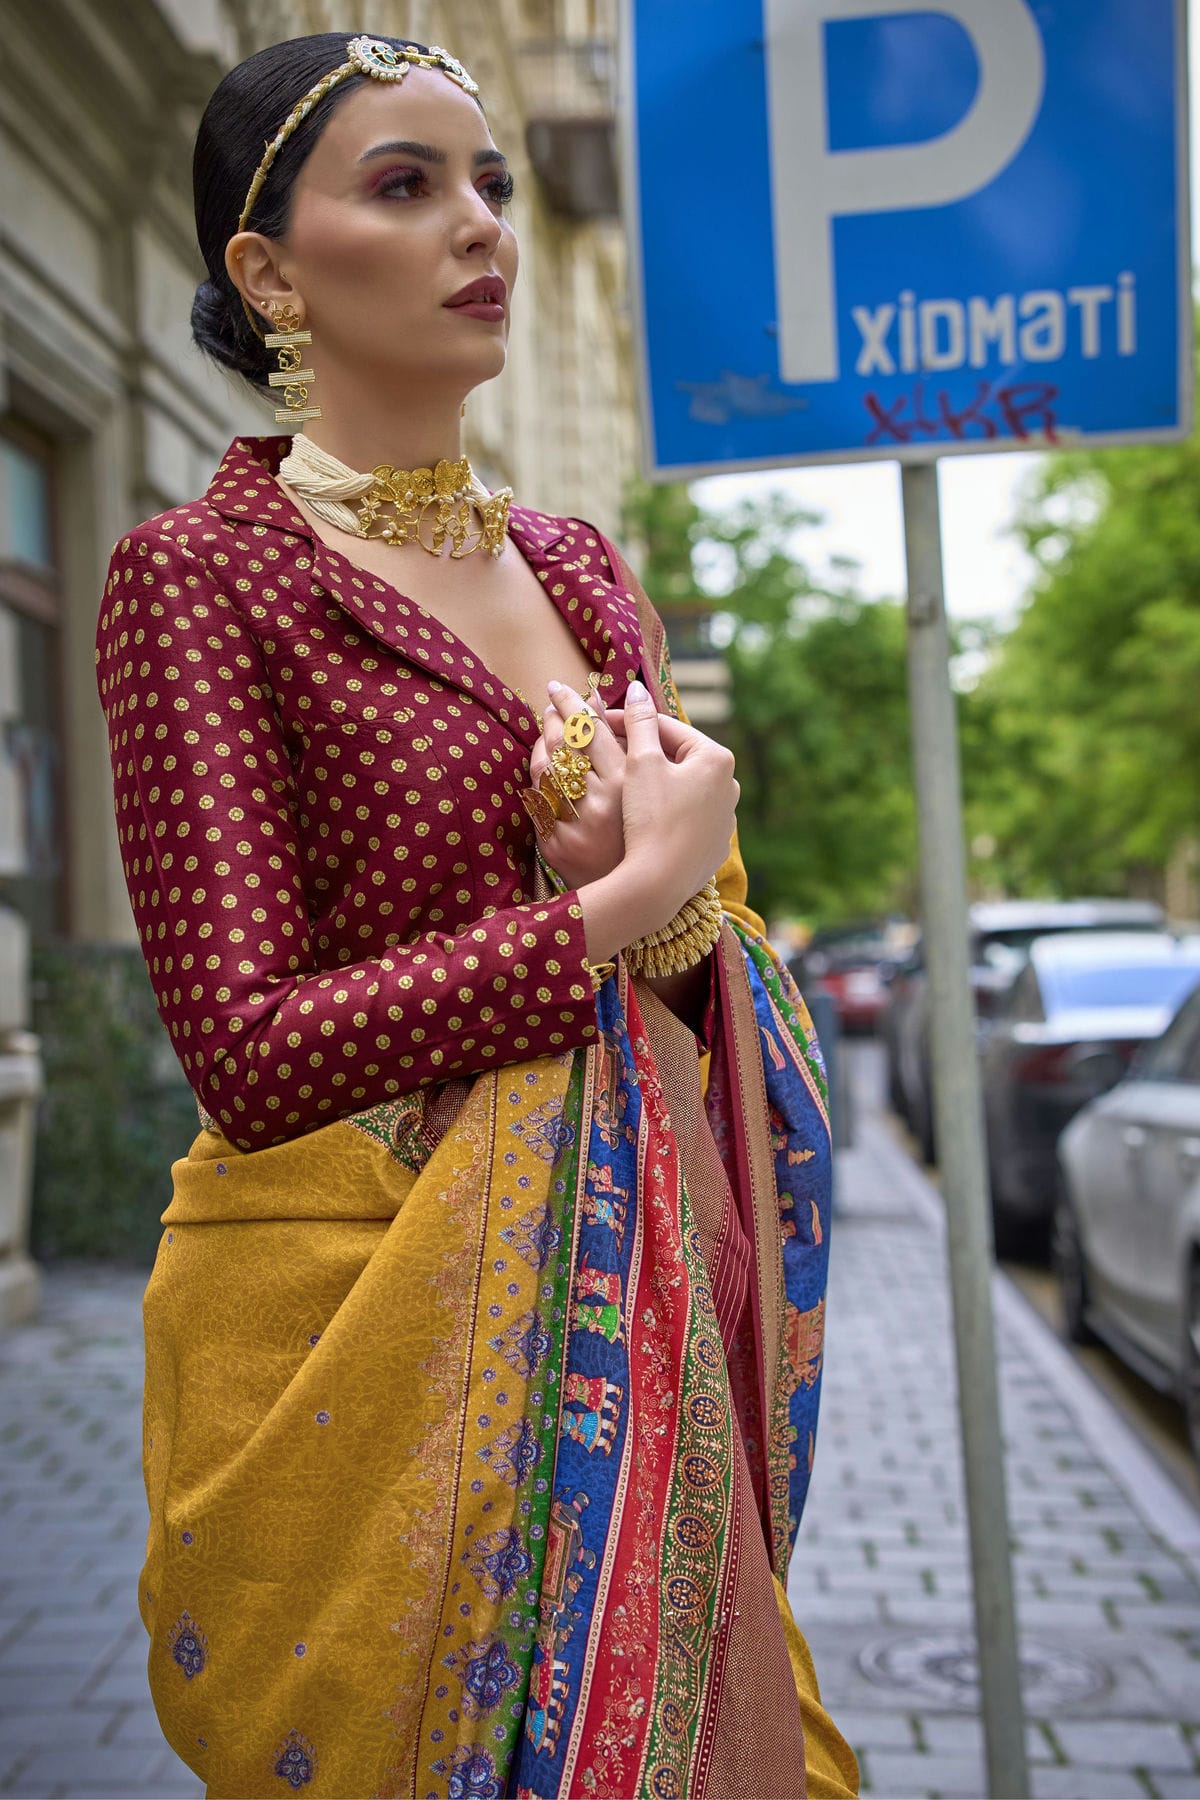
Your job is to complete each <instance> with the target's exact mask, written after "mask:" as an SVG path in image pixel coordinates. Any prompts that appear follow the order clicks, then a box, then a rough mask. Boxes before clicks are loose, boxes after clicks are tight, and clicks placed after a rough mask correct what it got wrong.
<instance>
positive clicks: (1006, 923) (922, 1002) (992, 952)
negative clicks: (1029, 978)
mask: <svg viewBox="0 0 1200 1800" xmlns="http://www.w3.org/2000/svg"><path fill="white" fill-rule="evenodd" d="M968 917H969V925H970V946H969V956H970V971H971V988H972V991H973V993H974V996H975V1011H976V1014H977V1016H978V1017H979V1018H980V1019H988V1018H991V1017H992V1016H993V1015H994V1014H995V1013H996V1011H997V1010H998V1009H999V1008H1000V1007H1001V1006H1002V1004H1003V1001H1004V997H1005V995H1006V994H1007V992H1008V990H1009V988H1010V987H1011V985H1012V983H1013V981H1014V979H1015V978H1016V976H1017V974H1018V973H1019V971H1020V969H1021V966H1022V964H1023V963H1024V961H1025V957H1026V955H1027V953H1028V950H1029V946H1030V944H1031V943H1032V942H1033V940H1034V939H1035V938H1038V937H1045V936H1048V935H1049V934H1051V933H1053V932H1060V931H1072V932H1074V931H1113V930H1121V931H1161V930H1162V928H1163V925H1164V924H1165V922H1166V921H1165V915H1164V913H1163V909H1162V907H1161V906H1158V905H1156V904H1155V902H1154V901H1151V900H996V901H980V902H977V903H976V904H975V905H974V906H972V907H971V909H970V913H969V915H968ZM879 1035H880V1038H881V1040H882V1042H883V1046H884V1052H885V1057H886V1063H887V1086H888V1097H889V1100H890V1103H891V1105H892V1107H893V1109H894V1110H895V1111H896V1112H898V1113H899V1114H900V1117H901V1118H902V1119H903V1120H904V1122H905V1123H906V1124H907V1125H908V1126H909V1127H910V1129H911V1130H912V1132H913V1134H914V1136H915V1137H916V1138H917V1140H918V1142H919V1143H920V1146H921V1151H922V1154H923V1156H924V1157H925V1160H926V1162H933V1161H934V1159H935V1155H936V1149H937V1147H936V1145H935V1143H934V1131H933V1080H932V1076H931V1073H930V1068H931V1057H930V1048H929V1046H930V1035H929V980H928V975H927V972H926V969H925V960H924V953H923V950H922V947H921V945H920V944H919V943H918V944H916V945H915V946H914V947H913V950H912V952H911V954H910V955H909V956H908V957H907V958H905V959H904V960H903V961H901V962H899V963H898V964H897V966H896V968H895V970H894V971H893V973H892V975H891V978H890V980H889V981H888V999H887V1005H886V1008H885V1009H884V1012H883V1016H882V1017H881V1019H880V1021H879Z"/></svg>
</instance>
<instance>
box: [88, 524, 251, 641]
mask: <svg viewBox="0 0 1200 1800" xmlns="http://www.w3.org/2000/svg"><path fill="white" fill-rule="evenodd" d="M214 523H219V521H217V520H216V519H215V515H214V514H213V513H212V509H211V508H210V507H209V506H208V504H207V502H206V501H204V500H203V499H201V500H194V501H189V502H187V503H185V504H184V505H182V506H174V507H172V508H171V509H170V510H169V511H167V512H161V513H156V514H155V515H154V517H153V518H150V519H143V520H142V522H141V523H140V524H139V525H135V526H134V527H133V529H132V530H131V531H128V532H126V534H125V535H124V536H123V537H120V538H118V539H117V541H116V543H115V544H114V545H113V547H112V551H111V554H110V556H109V563H108V573H107V575H106V577H105V582H104V591H103V594H102V596H101V601H100V609H99V616H98V618H97V623H96V649H97V655H98V657H103V656H110V655H112V654H113V653H114V652H117V651H120V650H121V649H123V648H124V647H126V646H127V644H128V642H129V641H130V634H131V633H132V634H133V640H132V641H134V642H145V643H147V644H148V645H151V646H153V645H154V644H155V643H156V642H157V641H158V638H159V637H160V636H161V632H160V631H155V632H152V633H149V635H144V634H146V633H147V628H148V627H149V626H150V625H151V623H152V622H153V621H155V620H161V619H162V618H164V617H165V616H167V615H170V616H171V617H172V618H175V617H178V616H180V615H183V614H187V615H188V616H189V617H191V618H193V619H199V618H201V617H204V616H207V614H208V613H209V611H210V610H211V608H212V607H213V606H214V605H215V606H218V607H221V608H222V610H223V609H224V607H225V604H226V602H225V597H224V595H222V594H221V592H220V591H219V587H218V583H217V582H216V581H215V580H214V578H213V574H212V571H211V569H210V566H209V560H208V558H206V556H205V554H204V552H205V549H206V548H207V545H206V542H205V540H206V539H211V538H212V537H213V536H214V533H213V525H214Z"/></svg>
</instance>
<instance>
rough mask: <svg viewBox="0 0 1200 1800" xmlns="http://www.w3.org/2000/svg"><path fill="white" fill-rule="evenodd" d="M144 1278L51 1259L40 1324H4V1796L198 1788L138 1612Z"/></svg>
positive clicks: (156, 1798)
mask: <svg viewBox="0 0 1200 1800" xmlns="http://www.w3.org/2000/svg"><path fill="white" fill-rule="evenodd" d="M145 1285H146V1277H145V1275H143V1274H140V1273H128V1272H124V1271H115V1270H106V1269H103V1268H101V1267H88V1266H83V1267H80V1268H78V1269H59V1270H55V1271H52V1272H51V1273H50V1274H49V1275H48V1276H47V1278H46V1281H45V1284H44V1294H45V1301H44V1304H43V1307H42V1312H41V1317H40V1318H39V1319H38V1320H37V1322H36V1323H34V1324H31V1325H26V1326H22V1327H20V1328H19V1329H18V1330H16V1331H11V1332H8V1333H7V1334H5V1335H0V1794H4V1795H27V1796H30V1800H52V1797H57V1796H60V1795H71V1796H80V1797H81V1800H82V1796H85V1795H94V1796H97V1797H98V1800H99V1797H100V1796H112V1797H113V1800H118V1797H119V1800H176V1797H177V1796H178V1797H179V1800H182V1797H183V1796H191V1795H203V1793H204V1784H203V1782H202V1781H200V1780H199V1779H198V1778H197V1777H196V1776H195V1775H193V1774H192V1772H191V1770H190V1769H187V1768H185V1767H184V1765H183V1764H182V1763H181V1762H180V1761H179V1759H178V1758H177V1757H176V1755H175V1753H174V1752H173V1751H172V1750H171V1749H170V1747H169V1746H168V1745H167V1743H166V1742H165V1740H164V1738H163V1735H162V1732H161V1731H160V1730H159V1727H158V1721H157V1719H156V1718H155V1716H154V1710H153V1708H152V1706H151V1704H150V1693H149V1689H148V1687H147V1685H146V1643H147V1640H146V1633H145V1630H144V1628H143V1626H142V1622H141V1620H140V1619H139V1617H138V1615H137V1581H138V1573H139V1570H140V1569H141V1566H142V1557H143V1554H144V1551H145V1545H146V1495H145V1490H144V1488H143V1486H142V1469H141V1451H142V1419H141V1388H142V1332H141V1326H142V1317H141V1300H142V1291H143V1289H144V1288H145Z"/></svg>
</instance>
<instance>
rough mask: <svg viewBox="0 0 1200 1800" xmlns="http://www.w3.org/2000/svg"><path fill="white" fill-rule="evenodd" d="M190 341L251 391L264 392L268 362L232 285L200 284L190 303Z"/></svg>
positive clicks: (208, 281)
mask: <svg viewBox="0 0 1200 1800" xmlns="http://www.w3.org/2000/svg"><path fill="white" fill-rule="evenodd" d="M192 337H193V339H194V340H195V342H196V345H197V348H198V349H200V350H203V351H204V353H205V354H206V355H207V356H211V357H212V358H213V359H214V360H215V361H216V362H219V363H222V364H223V365H224V366H225V368H227V369H232V370H233V372H234V373H235V374H236V375H244V376H245V377H246V379H247V380H248V381H250V382H252V383H253V384H254V386H255V387H262V388H266V387H267V386H268V383H267V374H268V372H269V370H270V367H271V363H270V358H269V356H268V355H267V352H266V348H265V346H264V344H263V341H262V338H261V337H260V336H259V334H258V332H257V331H255V329H254V327H253V326H252V325H251V323H250V321H249V319H248V318H247V317H246V309H245V307H244V306H243V305H242V297H241V295H240V294H239V293H238V290H237V289H236V288H235V287H234V285H233V283H232V282H231V281H229V280H228V279H226V280H225V281H224V282H223V283H220V282H216V281H213V280H211V279H209V280H207V281H202V282H201V283H200V286H199V287H198V288H197V289H196V296H195V299H194V300H193V301H192Z"/></svg>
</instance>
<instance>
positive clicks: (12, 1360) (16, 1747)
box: [0, 1106, 1200, 1800]
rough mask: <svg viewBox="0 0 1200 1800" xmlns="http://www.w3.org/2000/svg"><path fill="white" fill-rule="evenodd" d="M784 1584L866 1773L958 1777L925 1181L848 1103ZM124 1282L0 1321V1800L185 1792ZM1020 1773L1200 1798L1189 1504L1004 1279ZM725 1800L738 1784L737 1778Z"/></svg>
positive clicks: (959, 1588) (1103, 1793) (948, 1477)
mask: <svg viewBox="0 0 1200 1800" xmlns="http://www.w3.org/2000/svg"><path fill="white" fill-rule="evenodd" d="M858 1131H859V1145H858V1147H857V1148H856V1149H855V1150H853V1151H850V1152H846V1153H844V1154H843V1156H842V1159H841V1193H840V1201H839V1204H840V1213H839V1217H838V1220H837V1223H836V1226H835V1237H834V1253H833V1275H832V1288H831V1297H830V1321H829V1339H828V1355H829V1360H828V1365H827V1370H826V1375H825V1393H824V1399H823V1402H822V1419H821V1428H820V1434H819V1446H818V1455H817V1459H816V1469H815V1473H814V1481H813V1491H812V1494H811V1496H810V1499H809V1504H808V1510H807V1513H806V1516H805V1521H804V1526H803V1529H802V1531H801V1537H800V1544H799V1547H798V1550H797V1554H796V1558H795V1561H794V1564H793V1574H792V1589H791V1591H792V1600H793V1604H794V1605H795V1608H796V1613H797V1617H798V1618H799V1619H800V1621H801V1623H802V1625H803V1626H804V1629H805V1631H806V1632H807V1634H808V1637H809V1640H810V1642H811V1644H812V1646H813V1651H814V1655H815V1657H816V1661H817V1667H818V1671H819V1673H820V1676H821V1680H822V1685H823V1689H824V1694H825V1698H826V1700H827V1702H828V1704H829V1706H830V1708H831V1710H832V1711H833V1713H834V1715H835V1717H837V1719H838V1720H839V1723H840V1724H841V1725H842V1727H843V1729H844V1730H845V1731H846V1733H847V1735H848V1737H849V1738H850V1739H851V1741H852V1743H853V1744H854V1746H855V1748H856V1750H857V1751H858V1753H859V1756H860V1758H861V1762H862V1769H863V1776H864V1792H865V1793H869V1794H870V1795H872V1796H886V1797H888V1800H916V1797H917V1796H924V1795H931V1796H932V1795H941V1796H944V1797H946V1800H951V1797H957V1796H961V1797H963V1800H966V1797H967V1796H975V1795H981V1794H982V1793H983V1791H984V1785H983V1774H982V1748H981V1741H980V1733H979V1727H978V1724H977V1720H976V1718H975V1715H974V1703H975V1691H974V1682H973V1675H974V1670H973V1660H972V1640H971V1631H970V1620H971V1614H970V1600H969V1585H968V1564H967V1552H966V1541H965V1531H964V1525H963V1512H962V1500H961V1494H960V1486H959V1472H958V1435H957V1432H958V1427H957V1414H956V1410H955V1405H954V1374H953V1358H952V1352H951V1340H950V1331H949V1320H948V1305H947V1296H946V1287H945V1276H944V1263H943V1252H942V1246H941V1242H940V1239H939V1235H938V1224H937V1221H938V1203H937V1200H936V1196H935V1195H934V1194H933V1191H932V1189H930V1187H929V1185H928V1183H927V1182H925V1180H924V1178H923V1177H922V1176H921V1175H920V1174H919V1173H918V1171H917V1170H916V1169H915V1168H914V1166H913V1164H912V1163H911V1161H909V1159H908V1158H907V1157H906V1156H905V1155H904V1154H903V1152H902V1151H901V1150H900V1148H899V1147H898V1146H897V1144H896V1143H895V1141H894V1140H893V1139H892V1137H891V1136H890V1134H889V1132H888V1130H887V1127H886V1125H885V1124H884V1122H883V1121H882V1120H881V1118H880V1117H879V1116H878V1115H876V1114H873V1113H872V1112H871V1110H870V1108H869V1107H867V1108H865V1109H864V1108H862V1107H861V1106H860V1112H859V1121H858ZM143 1286H144V1277H142V1276H141V1275H140V1274H127V1273H120V1272H113V1271H102V1270H96V1269H89V1268H78V1269H73V1270H58V1271H55V1272H54V1273H52V1274H51V1275H50V1277H49V1278H48V1279H47V1281H46V1289H45V1291H46V1300H45V1306H44V1308H43V1312H42V1316H41V1319H40V1320H39V1321H38V1322H37V1323H36V1324H34V1325H31V1326H27V1327H24V1328H22V1329H20V1330H18V1331H15V1332H11V1333H9V1334H8V1335H7V1336H5V1337H0V1795H5V1796H29V1797H31V1800H59V1797H64V1796H66V1797H70V1800H86V1797H90V1796H95V1797H96V1800H100V1797H102V1796H112V1797H114V1800H116V1797H118V1796H119V1797H120V1800H177V1797H178V1800H182V1797H183V1796H199V1795H201V1794H202V1793H203V1786H202V1784H201V1783H200V1782H199V1781H198V1780H197V1778H196V1777H195V1776H194V1775H192V1774H191V1773H190V1772H189V1771H188V1770H187V1769H185V1768H184V1767H183V1765H182V1764H181V1763H180V1762H179V1761H178V1760H177V1759H176V1758H175V1756H174V1754H173V1753H172V1752H171V1750H170V1749H169V1748H168V1747H167V1745H166V1744H165V1743H164V1741H163V1739H162V1736H161V1734H160V1732H159V1729H158V1725H157V1722H156V1720H155V1718H154V1713H153V1711H152V1709H151V1706H150V1700H149V1695H148V1692H147V1689H146V1676H145V1664H146V1645H145V1633H144V1631H143V1628H142V1625H141V1621H140V1620H139V1619H138V1617H137V1614H136V1612H135V1610H134V1606H135V1595H136V1584H137V1575H138V1570H139V1568H140V1566H141V1560H142V1554H143V1547H144V1543H145V1498H144V1494H143V1490H142V1477H141V1467H140V1449H141V1417H140V1384H141V1372H142V1366H141V1331H140V1326H141V1312H140V1305H141V1294H142V1289H143ZM997 1308H998V1325H999V1338H1000V1351H1001V1360H1002V1371H1003V1389H1004V1400H1005V1408H1006V1413H1005V1417H1006V1427H1007V1435H1008V1439H1009V1442H1010V1455H1009V1484H1010V1502H1011V1510H1012V1518H1013V1527H1014V1532H1015V1535H1016V1538H1017V1542H1018V1551H1017V1564H1016V1567H1017V1583H1018V1596H1019V1602H1018V1603H1019V1608H1020V1622H1021V1628H1022V1634H1023V1651H1024V1656H1025V1659H1026V1677H1027V1700H1028V1706H1029V1714H1030V1723H1029V1748H1030V1754H1031V1757H1032V1759H1033V1781H1034V1793H1035V1794H1036V1795H1038V1796H1046V1797H1047V1800H1056V1797H1058V1796H1068V1797H1070V1800H1125V1797H1126V1796H1137V1797H1139V1800H1140V1797H1142V1796H1154V1795H1161V1796H1163V1797H1164V1800H1171V1797H1175V1796H1185V1795H1192V1796H1197V1797H1198V1800H1200V1760H1198V1754H1197V1753H1198V1751H1200V1582H1198V1580H1197V1569H1198V1568H1200V1517H1198V1516H1197V1515H1196V1513H1195V1512H1194V1510H1193V1509H1191V1508H1190V1507H1189V1506H1188V1505H1187V1504H1186V1503H1185V1502H1184V1501H1183V1500H1182V1499H1181V1498H1180V1497H1179V1496H1178V1494H1177V1492H1176V1490H1175V1489H1174V1488H1172V1487H1171V1486H1170V1484H1169V1483H1168V1482H1167V1481H1166V1479H1165V1477H1163V1475H1162V1474H1161V1472H1160V1471H1159V1470H1158V1467H1157V1465H1156V1464H1155V1463H1153V1462H1152V1461H1151V1460H1150V1458H1149V1457H1148V1456H1147V1454H1146V1452H1145V1451H1144V1450H1143V1449H1142V1448H1141V1446H1140V1445H1139V1443H1138V1442H1137V1440H1136V1439H1134V1438H1133V1437H1132V1435H1131V1433H1130V1432H1129V1430H1128V1428H1127V1427H1126V1426H1125V1425H1124V1424H1123V1423H1122V1421H1121V1420H1120V1419H1119V1417H1118V1416H1117V1414H1116V1412H1115V1411H1114V1410H1113V1408H1112V1407H1111V1406H1110V1405H1109V1403H1108V1402H1107V1401H1106V1400H1104V1399H1103V1398H1102V1397H1101V1396H1100V1395H1099V1393H1098V1391H1097V1390H1096V1389H1094V1388H1093V1387H1092V1385H1091V1384H1090V1382H1089V1381H1088V1380H1087V1378H1086V1377H1085V1376H1082V1375H1081V1374H1080V1373H1079V1372H1078V1371H1077V1370H1076V1368H1075V1367H1074V1365H1073V1363H1072V1362H1071V1360H1070V1358H1069V1357H1068V1356H1067V1354H1066V1352H1065V1351H1063V1350H1062V1349H1061V1347H1060V1346H1058V1345H1057V1344H1056V1342H1055V1341H1054V1339H1053V1338H1052V1337H1051V1335H1050V1333H1049V1332H1048V1331H1047V1329H1046V1327H1045V1326H1044V1325H1043V1324H1042V1323H1041V1321H1040V1320H1038V1319H1037V1318H1036V1317H1035V1315H1034V1314H1033V1313H1032V1312H1031V1311H1030V1310H1029V1309H1028V1308H1027V1307H1026V1304H1025V1302H1024V1301H1023V1300H1022V1299H1021V1298H1020V1297H1019V1296H1018V1295H1017V1294H1016V1292H1015V1290H1014V1289H1013V1288H1011V1286H1010V1285H1009V1284H1008V1283H1007V1282H1006V1281H1004V1280H1003V1278H1000V1279H999V1280H998V1284H997ZM745 1800H754V1797H752V1796H746V1797H745Z"/></svg>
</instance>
